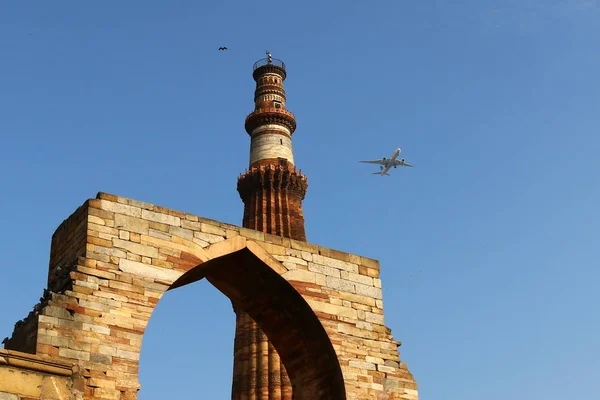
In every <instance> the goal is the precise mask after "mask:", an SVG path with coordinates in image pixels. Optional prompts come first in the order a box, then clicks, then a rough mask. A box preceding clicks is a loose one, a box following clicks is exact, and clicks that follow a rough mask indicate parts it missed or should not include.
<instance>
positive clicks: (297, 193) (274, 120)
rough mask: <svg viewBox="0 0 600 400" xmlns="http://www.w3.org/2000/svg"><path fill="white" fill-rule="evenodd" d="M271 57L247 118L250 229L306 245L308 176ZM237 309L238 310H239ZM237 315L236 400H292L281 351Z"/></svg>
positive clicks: (259, 75) (243, 186)
mask: <svg viewBox="0 0 600 400" xmlns="http://www.w3.org/2000/svg"><path fill="white" fill-rule="evenodd" d="M267 56H268V57H267V58H266V59H263V60H260V61H258V62H256V63H255V64H254V72H253V74H252V77H253V78H254V80H255V81H256V90H255V92H254V111H253V112H252V113H251V114H250V115H248V117H247V118H246V124H245V127H246V132H248V134H249V135H250V138H251V139H250V140H251V141H250V167H249V170H247V171H246V173H245V174H243V175H242V176H240V178H239V180H238V186H237V188H238V192H239V194H240V197H241V198H242V200H243V202H244V218H243V222H242V225H243V226H244V227H245V228H250V229H256V230H258V231H263V232H266V233H272V234H274V235H279V236H283V237H287V238H290V239H296V240H301V241H306V233H305V229H304V213H303V212H302V200H303V199H304V196H305V194H306V189H307V187H308V182H307V180H306V177H305V176H304V175H302V174H301V173H300V172H299V171H297V170H296V167H295V165H294V151H293V148H292V134H293V133H294V130H295V129H296V118H295V117H294V114H292V113H291V112H289V111H288V110H287V109H286V106H285V101H286V96H285V89H284V87H283V81H285V78H286V71H285V64H284V63H283V62H282V61H280V60H278V59H273V58H272V57H271V55H270V53H268V52H267ZM234 310H235V308H234ZM235 312H236V317H237V320H236V334H235V344H234V372H233V389H232V391H233V398H234V399H251V398H257V399H282V400H290V399H292V385H291V383H290V380H289V378H288V376H287V373H286V370H285V367H284V366H283V364H282V363H281V360H280V358H279V355H278V354H277V351H276V350H275V348H274V347H273V345H272V344H271V343H269V341H268V340H267V336H266V335H265V334H264V332H262V331H261V330H260V328H259V327H258V326H257V324H256V322H254V321H253V320H252V319H251V318H250V317H249V316H248V314H246V313H244V312H243V311H239V310H235Z"/></svg>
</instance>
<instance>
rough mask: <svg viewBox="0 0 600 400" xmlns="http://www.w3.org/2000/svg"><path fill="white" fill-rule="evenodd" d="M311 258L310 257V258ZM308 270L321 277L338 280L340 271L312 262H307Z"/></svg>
mask: <svg viewBox="0 0 600 400" xmlns="http://www.w3.org/2000/svg"><path fill="white" fill-rule="evenodd" d="M311 258H312V257H311ZM307 265H308V270H309V271H313V272H318V273H320V274H323V275H328V276H331V277H334V278H340V276H341V275H340V270H339V269H337V268H334V267H328V266H327V265H321V264H315V263H314V262H308V264H307Z"/></svg>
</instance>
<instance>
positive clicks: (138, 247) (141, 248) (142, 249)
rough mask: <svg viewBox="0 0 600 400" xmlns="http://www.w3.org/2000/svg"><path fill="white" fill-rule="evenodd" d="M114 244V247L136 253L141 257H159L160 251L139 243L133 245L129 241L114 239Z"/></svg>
mask: <svg viewBox="0 0 600 400" xmlns="http://www.w3.org/2000/svg"><path fill="white" fill-rule="evenodd" d="M112 244H113V246H114V247H117V248H120V249H124V250H126V251H128V252H130V253H134V254H137V255H140V256H145V257H151V258H156V257H158V249H156V248H155V247H151V246H148V245H142V244H139V243H133V242H130V241H127V240H121V239H113V240H112Z"/></svg>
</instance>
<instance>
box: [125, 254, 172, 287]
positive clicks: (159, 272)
mask: <svg viewBox="0 0 600 400" xmlns="http://www.w3.org/2000/svg"><path fill="white" fill-rule="evenodd" d="M119 269H120V270H121V271H123V272H126V273H128V274H132V275H136V276H140V277H144V278H153V279H158V280H162V281H166V282H170V283H172V282H175V281H176V280H177V279H178V278H179V277H180V276H181V272H179V271H175V270H168V269H165V268H159V267H154V266H152V265H147V264H143V263H141V262H137V261H130V260H125V259H121V260H120V262H119Z"/></svg>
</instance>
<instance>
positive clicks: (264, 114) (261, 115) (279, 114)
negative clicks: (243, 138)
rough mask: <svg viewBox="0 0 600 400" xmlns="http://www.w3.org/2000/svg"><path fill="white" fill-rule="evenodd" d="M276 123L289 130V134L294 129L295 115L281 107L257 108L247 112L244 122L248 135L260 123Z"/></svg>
mask: <svg viewBox="0 0 600 400" xmlns="http://www.w3.org/2000/svg"><path fill="white" fill-rule="evenodd" d="M267 124H278V125H283V126H285V127H286V128H288V129H289V130H290V134H292V133H294V131H295V130H296V117H295V116H294V114H292V113H291V112H289V111H287V110H285V109H283V108H275V107H272V108H259V109H256V110H254V111H253V112H251V113H250V114H248V116H247V117H246V122H245V124H244V126H245V128H246V132H248V134H249V135H251V134H252V131H253V130H254V129H256V128H258V127H259V126H261V125H267Z"/></svg>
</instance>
